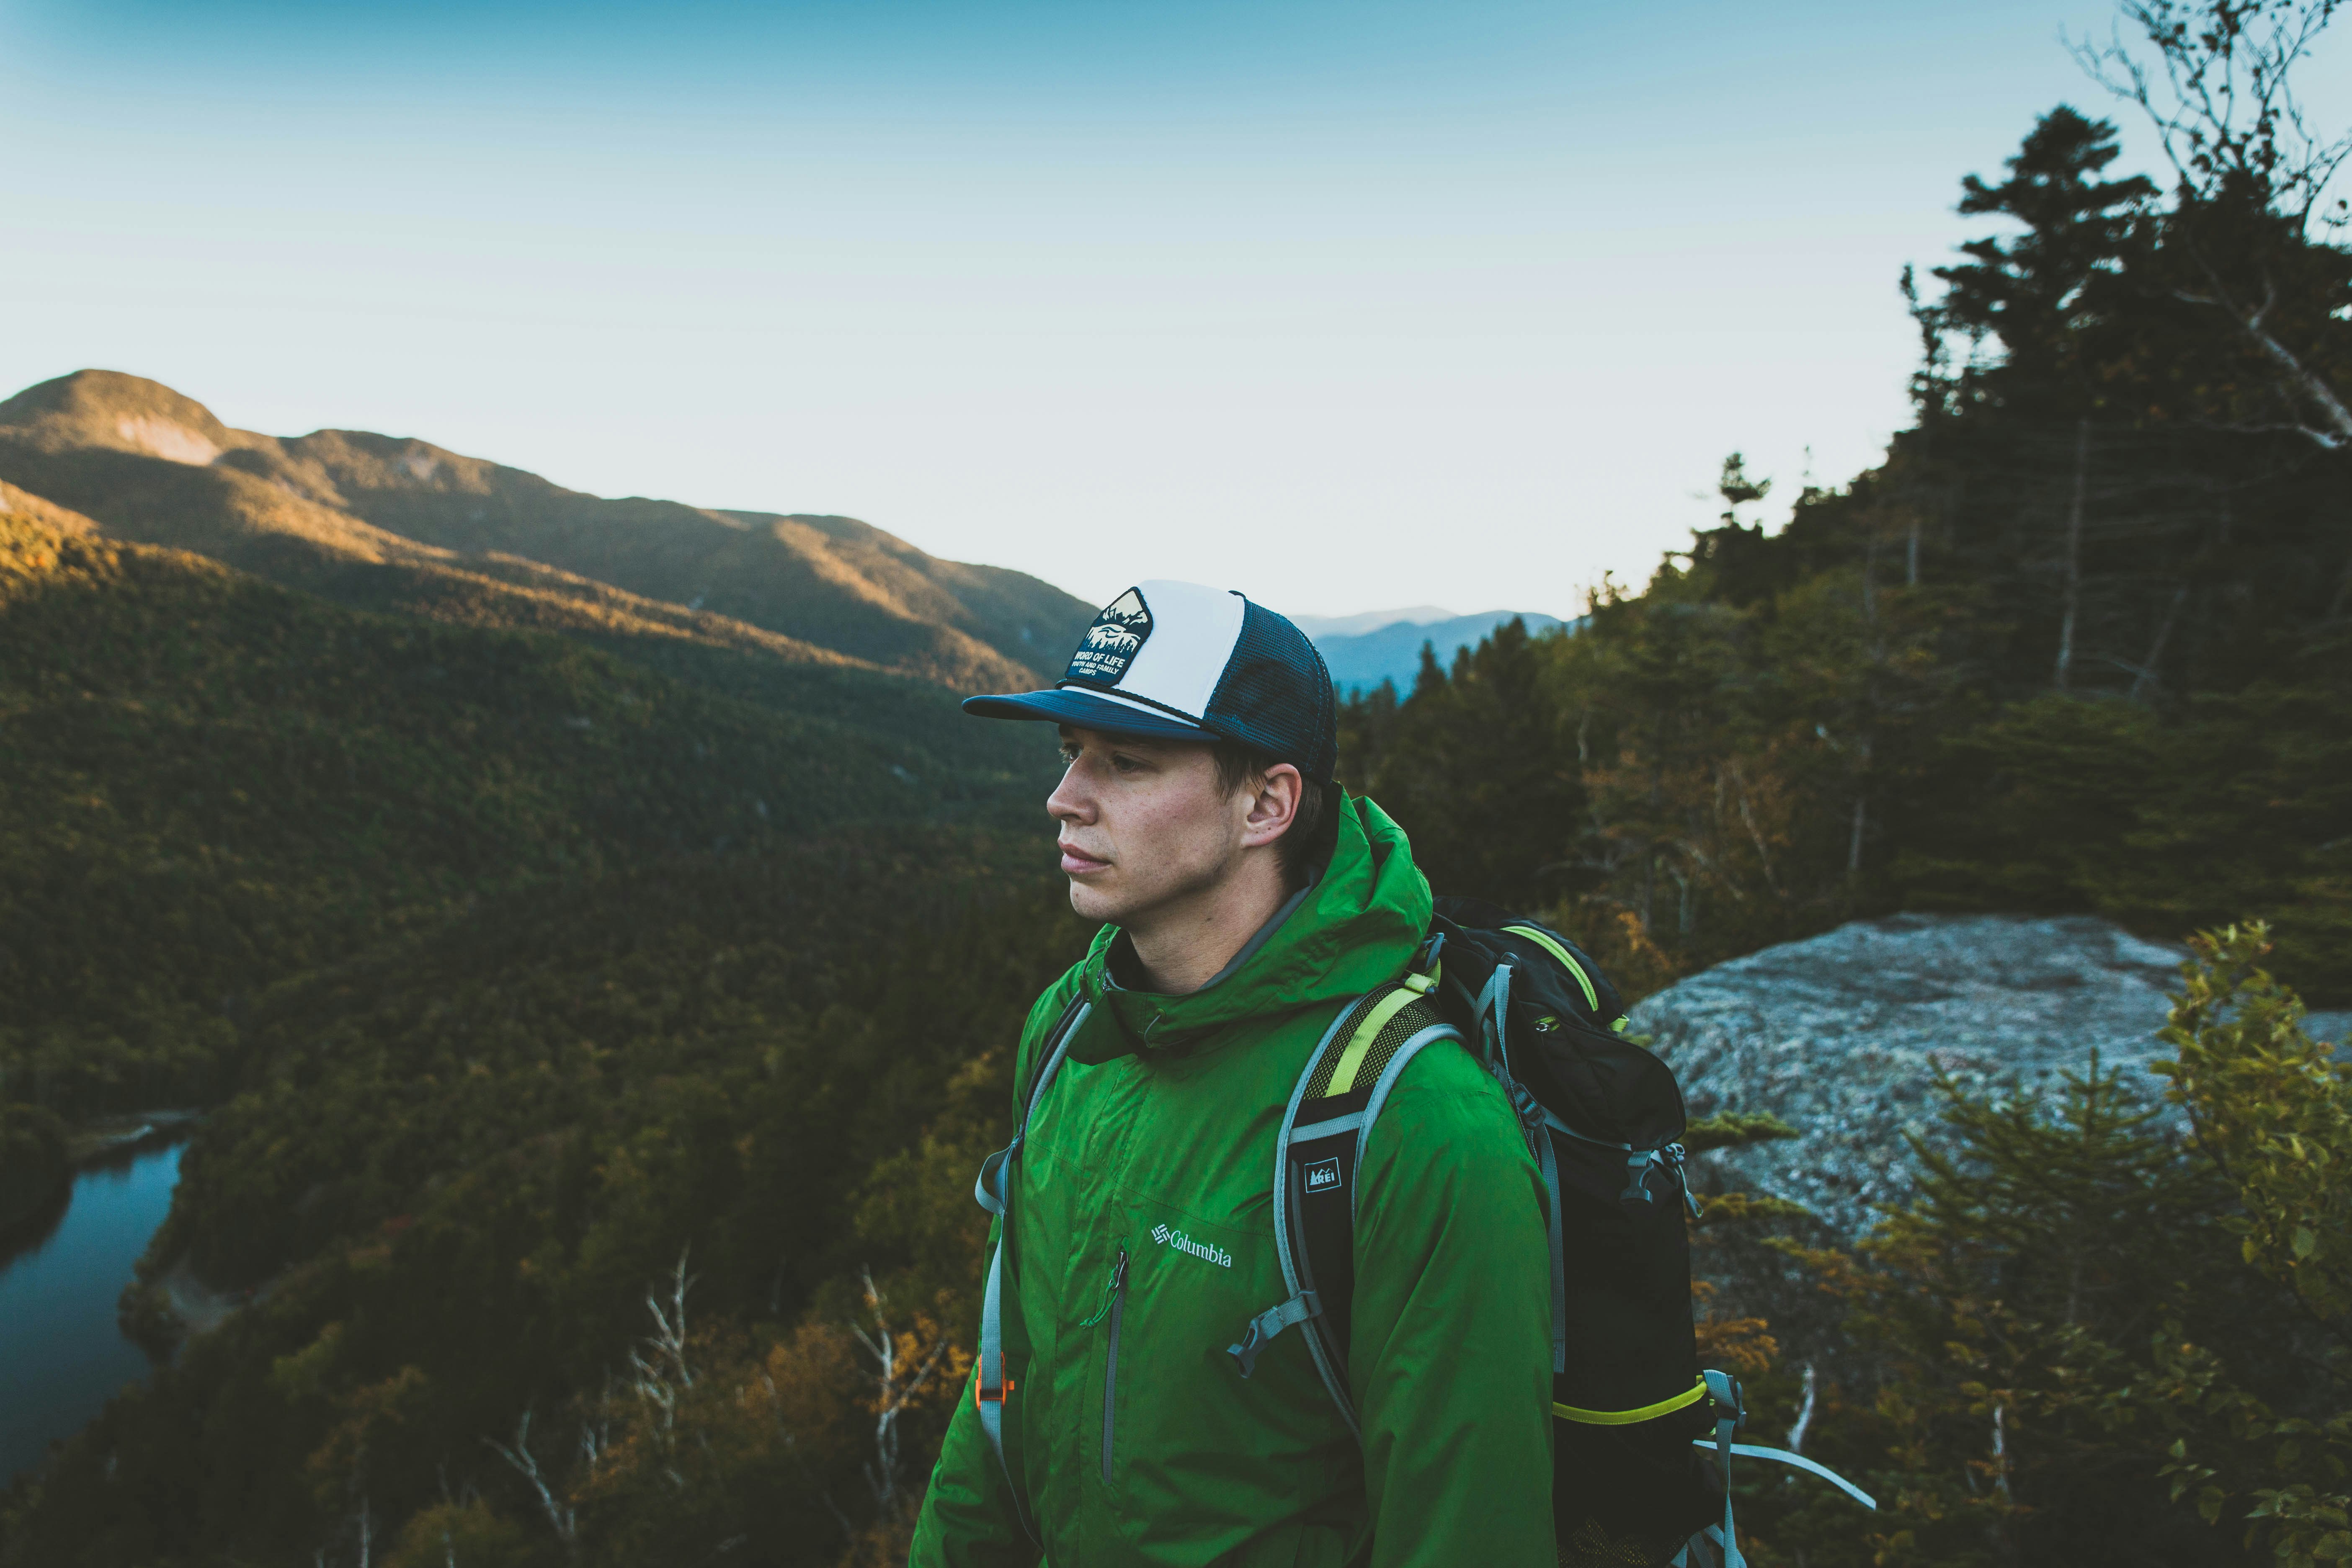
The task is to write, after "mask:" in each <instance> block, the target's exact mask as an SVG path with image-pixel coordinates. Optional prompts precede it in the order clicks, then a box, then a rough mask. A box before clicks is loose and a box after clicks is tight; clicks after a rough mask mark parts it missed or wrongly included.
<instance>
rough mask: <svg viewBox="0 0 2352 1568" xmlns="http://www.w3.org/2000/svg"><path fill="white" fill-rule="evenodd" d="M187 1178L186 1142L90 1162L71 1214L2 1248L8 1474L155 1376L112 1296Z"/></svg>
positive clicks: (1, 1442)
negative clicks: (125, 1388) (183, 1168)
mask: <svg viewBox="0 0 2352 1568" xmlns="http://www.w3.org/2000/svg"><path fill="white" fill-rule="evenodd" d="M179 1178H180V1145H179V1144H177V1143H173V1144H172V1145H170V1146H168V1147H163V1148H157V1147H153V1146H149V1147H147V1148H142V1149H135V1150H131V1151H128V1152H123V1153H119V1154H116V1155H114V1156H112V1157H111V1158H110V1159H108V1160H106V1161H104V1162H103V1163H99V1164H95V1165H90V1166H86V1167H84V1168H83V1169H82V1170H81V1171H80V1173H78V1174H77V1175H76V1176H75V1178H74V1184H73V1194H72V1196H71V1197H70V1198H69V1199H68V1202H67V1204H66V1206H65V1208H64V1210H63V1212H62V1213H60V1214H59V1215H57V1216H56V1218H55V1219H54V1220H53V1221H52V1222H51V1223H50V1224H49V1225H48V1226H47V1227H46V1228H45V1229H38V1228H37V1229H36V1231H35V1232H34V1233H33V1234H32V1235H31V1236H29V1237H22V1238H20V1239H19V1240H18V1241H17V1243H16V1246H15V1247H14V1248H13V1249H11V1250H7V1251H0V1479H5V1478H6V1477H9V1476H13V1475H15V1474H16V1472H17V1471H18V1470H21V1469H23V1468H26V1466H28V1465H30V1464H32V1463H33V1462H34V1461H36V1460H37V1459H38V1458H40V1457H41V1455H42V1453H43V1452H44V1451H45V1450H46V1449H47V1447H48V1445H49V1444H50V1442H51V1441H52V1440H53V1439H56V1438H58V1437H65V1436H71V1435H72V1434H73V1433H74V1432H75V1431H77V1430H78V1429H79V1428H80V1427H81V1426H82V1425H83V1424H84V1423H85V1422H87V1421H89V1418H90V1417H91V1416H93V1415H97V1414H98V1412H99V1410H100V1407H101V1406H103V1405H105V1404H106V1401H107V1399H108V1398H109V1397H110V1395H111V1394H114V1392H115V1391H116V1390H117V1389H120V1388H121V1386H122V1385H123V1384H126V1383H130V1382H132V1381H134V1380H135V1379H138V1378H142V1377H144V1376H145V1375H146V1374H147V1369H148V1362H147V1356H146V1353H145V1352H142V1351H141V1350H140V1349H139V1347H138V1346H136V1345H134V1344H132V1343H131V1342H130V1341H129V1340H126V1339H124V1338H123V1337H122V1333H121V1330H120V1329H118V1328H117V1327H116V1326H115V1319H114V1303H115V1299H116V1298H117V1297H119V1296H120V1295H121V1293H122V1288H123V1286H125V1285H127V1284H129V1283H130V1282H131V1265H132V1264H133V1263H134V1262H136V1261H137V1260H138V1258H139V1254H140V1253H141V1252H142V1250H144V1249H145V1247H146V1246H147V1238H148V1237H151V1236H152V1235H153V1234H154V1233H155V1227H156V1226H159V1225H161V1224H163V1215H165V1214H166V1213H167V1212H168V1211H169V1210H170V1208H171V1206H172V1187H173V1184H174V1183H176V1182H177V1181H178V1180H179Z"/></svg>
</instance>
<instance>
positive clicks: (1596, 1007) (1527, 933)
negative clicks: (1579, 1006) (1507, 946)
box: [1503, 926, 1601, 1013]
mask: <svg viewBox="0 0 2352 1568" xmlns="http://www.w3.org/2000/svg"><path fill="white" fill-rule="evenodd" d="M1503 929H1504V930H1505V931H1509V932H1510V933H1511V934H1512V935H1514V936H1523V937H1526V938H1527V939H1528V941H1529V942H1534V943H1535V944H1536V945H1537V946H1538V947H1540V948H1542V949H1543V950H1544V951H1545V952H1549V953H1550V954H1551V955H1552V956H1553V957H1554V958H1557V959H1559V961H1560V962H1561V963H1564V964H1566V965H1568V972H1569V973H1570V974H1573V975H1575V976H1576V983H1577V984H1579V985H1581V986H1583V987H1584V1005H1586V1006H1588V1007H1590V1008H1591V1009H1592V1010H1593V1011H1594V1012H1596V1013H1598V1012H1600V1011H1601V994H1600V993H1599V992H1597V991H1595V990H1593V989H1592V982H1591V979H1589V978H1588V977H1587V976H1586V975H1585V973H1584V965H1582V964H1580V963H1577V962H1576V960H1574V959H1572V958H1570V957H1569V955H1568V949H1566V948H1564V947H1562V946H1560V945H1559V943H1558V942H1554V941H1552V939H1551V938H1549V936H1546V935H1545V934H1544V933H1543V932H1542V931H1538V930H1537V929H1536V928H1535V927H1533V926H1505V927H1504V928H1503Z"/></svg>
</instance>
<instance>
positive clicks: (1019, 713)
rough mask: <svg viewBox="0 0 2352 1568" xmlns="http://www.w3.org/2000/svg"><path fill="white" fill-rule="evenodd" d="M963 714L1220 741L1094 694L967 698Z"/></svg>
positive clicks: (1182, 723)
mask: <svg viewBox="0 0 2352 1568" xmlns="http://www.w3.org/2000/svg"><path fill="white" fill-rule="evenodd" d="M963 710H964V711H965V712H967V713H970V714H971V715H973V716H974V717H975V718H981V719H1034V720H1041V721H1045V722H1046V723H1049V724H1068V725H1071V726H1073V727H1075V728H1076V729H1080V730H1093V731H1097V732H1099V733H1101V734H1105V735H1146V736H1150V737H1154V738H1164V739H1168V740H1175V741H1213V740H1215V739H1216V738H1217V737H1216V735H1215V734H1214V733H1213V731H1208V730H1205V729H1203V728H1202V727H1201V726H1200V725H1198V724H1194V723H1192V722H1190V721H1186V720H1182V719H1179V718H1176V717H1175V716H1173V715H1172V714H1171V715H1169V716H1167V717H1164V718H1163V717H1162V716H1161V715H1160V714H1157V713H1149V712H1146V711H1145V710H1142V709H1140V708H1130V707H1129V706H1128V705H1127V704H1126V703H1124V702H1113V701H1111V700H1109V699H1108V698H1103V697H1097V696H1096V695H1095V694H1094V693H1093V692H1091V691H1024V692H1019V693H1013V694H1007V695H1005V696H1002V697H967V698H965V699H964V700H963Z"/></svg>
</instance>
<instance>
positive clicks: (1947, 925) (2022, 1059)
mask: <svg viewBox="0 0 2352 1568" xmlns="http://www.w3.org/2000/svg"><path fill="white" fill-rule="evenodd" d="M2185 956H2186V953H2185V952H2184V950H2181V949H2179V948H2175V947H2172V946H2168V945H2166V944H2163V943H2158V942H2147V941H2144V940H2142V939H2141V938H2138V937H2135V936H2133V935H2131V934H2130V933H2129V932H2127V931H2123V930H2122V929H2120V928H2119V927H2116V926H2115V925H2112V924H2110V923H2108V922H2107V921H2102V920H2096V919H2094V918H2091V917H2088V916H2077V917H2067V918H2060V919H2042V920H2030V919H2024V918H2020V917H2011V916H2001V915H1916V914H1915V915H1895V916H1891V917H1889V918H1887V919H1885V920H1877V921H1855V922H1854V923H1853V924H1851V925H1846V926H1842V927H1840V928H1839V929H1838V930H1836V931H1831V932H1829V933H1828V934H1827V935H1825V936H1818V937H1814V938H1812V939H1811V941H1808V942H1789V943H1785V944H1783V945H1782V946H1780V947H1773V948H1767V949H1765V950H1764V951H1763V952H1757V953H1751V954H1749V955H1748V957H1746V958H1740V959H1735V960H1733V961H1732V962H1730V963H1723V964H1718V965H1717V966H1716V967H1715V968H1713V969H1709V970H1706V971H1705V972H1704V973H1699V974H1696V975H1694V976H1692V977H1691V978H1690V979H1688V980H1685V981H1684V982H1683V983H1682V984H1679V985H1675V986H1674V987H1672V988H1671V989H1668V990H1665V991H1662V992H1660V993H1659V994H1656V995H1654V996H1652V997H1650V998H1649V999H1648V1000H1646V1001H1644V1002H1643V1003H1642V1004H1641V1005H1639V1006H1638V1007H1636V1008H1635V1009H1634V1010H1633V1029H1634V1031H1635V1032H1637V1033H1641V1034H1645V1035H1648V1036H1649V1037H1650V1038H1651V1045H1652V1047H1653V1048H1654V1049H1655V1050H1657V1051H1658V1052H1659V1053H1660V1054H1661V1055H1662V1056H1664V1058H1666V1060H1667V1061H1668V1062H1670V1063H1672V1064H1673V1066H1674V1068H1675V1075H1676V1077H1677V1078H1679V1079H1681V1081H1682V1085H1683V1092H1684V1096H1685V1099H1686V1100H1687V1101H1688V1103H1689V1107H1690V1111H1691V1114H1692V1115H1693V1116H1695V1117H1696V1116H1704V1115H1707V1114H1709V1113H1712V1112H1714V1111H1718V1110H1742V1111H1770V1112H1772V1113H1773V1114H1775V1115H1777V1116H1779V1117H1780V1119H1781V1120H1783V1121H1787V1122H1788V1123H1790V1125H1791V1126H1793V1127H1795V1128H1797V1129H1798V1131H1800V1133H1801V1137H1798V1138H1795V1139H1791V1140H1787V1141H1784V1142H1775V1143H1767V1144H1762V1145H1759V1146H1757V1147H1754V1148H1750V1149H1742V1150H1736V1151H1728V1152H1721V1153H1717V1154H1712V1155H1706V1156H1703V1157H1701V1158H1700V1159H1698V1160H1696V1161H1695V1162H1694V1167H1695V1175H1696V1179H1697V1180H1698V1181H1699V1182H1700V1183H1701V1184H1706V1185H1713V1184H1717V1183H1720V1184H1721V1185H1722V1186H1723V1187H1725V1188H1728V1189H1731V1190H1735V1191H1746V1192H1753V1193H1762V1194H1772V1195H1774V1196H1779V1197H1784V1198H1789V1199H1792V1200H1794V1201H1795V1202H1797V1203H1801V1204H1802V1205H1805V1206H1806V1207H1807V1208H1808V1209H1811V1211H1812V1213H1813V1214H1814V1215H1815V1216H1816V1217H1817V1218H1819V1219H1820V1220H1821V1221H1822V1223H1823V1224H1824V1225H1825V1226H1827V1227H1828V1228H1829V1229H1830V1230H1831V1231H1832V1232H1833V1233H1835V1234H1837V1235H1839V1236H1841V1237H1846V1238H1848V1239H1851V1238H1853V1237H1858V1236H1859V1235H1861V1234H1862V1233H1863V1232H1864V1231H1865V1230H1867V1229H1868V1228H1869V1227H1870V1225H1871V1223H1872V1221H1873V1219H1874V1215H1875V1212H1876V1209H1877V1208H1878V1206H1880V1205H1888V1204H1895V1203H1900V1202H1901V1201H1903V1199H1904V1198H1905V1197H1906V1196H1907V1195H1908V1194H1909V1191H1910V1173H1911V1169H1912V1163H1913V1162H1912V1156H1911V1152H1910V1149H1909V1147H1908V1146H1907V1145H1906V1142H1905V1135H1906V1133H1907V1134H1911V1135H1913V1136H1916V1137H1918V1138H1921V1139H1923V1140H1925V1141H1926V1142H1928V1143H1929V1144H1930V1145H1931V1146H1933V1145H1936V1144H1937V1143H1939V1142H1942V1141H1943V1138H1944V1136H1945V1134H1944V1128H1943V1124H1942V1122H1941V1121H1940V1120H1939V1118H1938V1115H1937V1111H1938V1110H1939V1108H1940V1107H1939V1102H1938V1100H1937V1095H1936V1093H1935V1087H1934V1086H1935V1078H1936V1074H1937V1070H1938V1069H1940V1070H1942V1071H1943V1072H1945V1073H1948V1074H1949V1075H1951V1077H1952V1078H1953V1079H1955V1080H1956V1081H1958V1083H1959V1084H1960V1085H1962V1086H1963V1087H1965V1088H1967V1089H1970V1090H1991V1089H2009V1090H2011V1091H2024V1092H2032V1091H2036V1090H2044V1089H2046V1090H2053V1091H2054V1090H2055V1089H2057V1088H2058V1087H2059V1085H2060V1083H2061V1082H2062V1080H2063V1075H2064V1074H2066V1073H2068V1072H2077V1073H2079V1072H2081V1071H2083V1070H2084V1069H2085V1068H2087V1067H2088V1066H2089V1064H2090V1059H2091V1056H2092V1053H2093V1052H2094V1051H2095V1052H2097V1053H2098V1057H2099V1059H2100V1061H2101V1062H2102V1063H2103V1064H2105V1065H2110V1066H2116V1067H2120V1068H2124V1069H2125V1079H2126V1082H2128V1083H2133V1084H2135V1085H2136V1086H2137V1087H2140V1088H2141V1089H2143V1091H2144V1092H2146V1093H2147V1094H2148V1095H2149V1097H2150V1098H2151V1099H2152V1100H2153V1099H2155V1098H2156V1097H2157V1096H2158V1093H2159V1092H2160V1090H2161V1088H2162V1085H2161V1083H2160V1081H2159V1080H2158V1079H2155V1078H2154V1077H2153V1076H2151V1075H2150V1074H2148V1073H2147V1070H2146V1069H2147V1064H2148V1063H2149V1062H2151V1061H2156V1060H2159V1059H2162V1058H2164V1057H2165V1056H2166V1055H2167V1051H2166V1047H2164V1046H2163V1044H2162V1043H2161V1042H2159V1041H2158V1039H2157V1037H2156V1031H2157V1030H2158V1029H2160V1028H2162V1027H2163V1026H2164V1023H2165V1017H2166V1012H2167V1008H2168V1002H2167V1000H2166V993H2167V992H2168V991H2170V990H2173V989H2176V988H2177V987H2178V985H2179V964H2180V962H2181V960H2182V959H2183V958H2184V957H2185ZM2347 1023H2352V1014H2315V1015H2314V1016H2313V1018H2312V1020H2311V1027H2312V1030H2313V1032H2314V1033H2315V1035H2319V1036H2321V1037H2326V1038H2329V1039H2341V1038H2343V1037H2344V1036H2345V1034H2346V1032H2347V1031H2346V1026H2347Z"/></svg>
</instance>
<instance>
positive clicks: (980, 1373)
mask: <svg viewBox="0 0 2352 1568" xmlns="http://www.w3.org/2000/svg"><path fill="white" fill-rule="evenodd" d="M1016 1386H1018V1385H1017V1384H1014V1383H1013V1380H1012V1379H1011V1378H1009V1377H1007V1376H1005V1375H1004V1355H1003V1352H998V1353H997V1357H996V1392H995V1393H993V1394H991V1393H990V1392H989V1391H988V1358H987V1357H986V1356H982V1357H981V1358H980V1360H979V1363H978V1364H977V1366H976V1367H975V1368H974V1369H973V1373H972V1379H971V1404H972V1408H973V1409H975V1410H977V1409H978V1408H980V1406H981V1405H983V1404H994V1405H1002V1404H1003V1403H1004V1396H1005V1395H1006V1394H1010V1393H1012V1392H1013V1389H1014V1388H1015V1387H1016Z"/></svg>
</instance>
